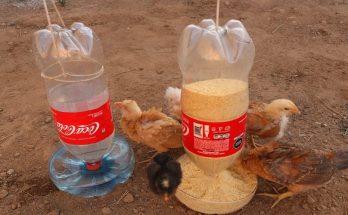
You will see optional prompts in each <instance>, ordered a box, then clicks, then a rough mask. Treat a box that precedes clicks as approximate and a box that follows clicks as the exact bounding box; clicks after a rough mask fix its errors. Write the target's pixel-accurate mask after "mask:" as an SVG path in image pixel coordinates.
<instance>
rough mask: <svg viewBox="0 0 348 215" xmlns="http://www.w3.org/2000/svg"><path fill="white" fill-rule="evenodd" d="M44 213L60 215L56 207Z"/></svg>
mask: <svg viewBox="0 0 348 215" xmlns="http://www.w3.org/2000/svg"><path fill="white" fill-rule="evenodd" d="M46 215H60V211H59V210H58V209H55V210H53V211H50V212H48V213H47V214H46Z"/></svg>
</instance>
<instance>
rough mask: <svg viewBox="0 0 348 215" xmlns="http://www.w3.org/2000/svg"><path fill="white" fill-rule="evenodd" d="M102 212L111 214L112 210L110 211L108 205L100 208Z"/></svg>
mask: <svg viewBox="0 0 348 215" xmlns="http://www.w3.org/2000/svg"><path fill="white" fill-rule="evenodd" d="M102 213H103V214H111V213H112V211H111V209H110V208H109V207H103V208H102Z"/></svg>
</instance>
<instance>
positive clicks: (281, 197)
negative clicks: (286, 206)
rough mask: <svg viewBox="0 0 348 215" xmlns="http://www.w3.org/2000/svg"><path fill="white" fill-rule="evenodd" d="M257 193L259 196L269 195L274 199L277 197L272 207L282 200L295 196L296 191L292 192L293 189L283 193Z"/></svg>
mask: <svg viewBox="0 0 348 215" xmlns="http://www.w3.org/2000/svg"><path fill="white" fill-rule="evenodd" d="M256 195H258V196H268V197H271V198H273V199H276V201H275V202H274V203H273V205H272V207H271V208H274V207H275V206H276V205H277V204H278V203H279V202H280V201H281V200H283V199H286V198H289V197H291V196H293V195H294V193H293V192H291V191H288V192H285V193H281V194H270V193H257V194H256Z"/></svg>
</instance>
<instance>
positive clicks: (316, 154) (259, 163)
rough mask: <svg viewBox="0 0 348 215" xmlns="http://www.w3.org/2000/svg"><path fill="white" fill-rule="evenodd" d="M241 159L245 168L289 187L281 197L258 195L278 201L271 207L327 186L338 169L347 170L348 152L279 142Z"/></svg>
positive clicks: (278, 195) (266, 145) (253, 151)
mask: <svg viewBox="0 0 348 215" xmlns="http://www.w3.org/2000/svg"><path fill="white" fill-rule="evenodd" d="M241 159H242V166H243V167H244V168H245V169H247V170H249V171H251V172H253V173H254V174H256V175H258V176H260V177H262V178H264V179H266V180H269V181H272V182H275V183H278V184H281V185H283V186H285V187H287V188H288V191H287V192H285V193H282V194H267V193H261V194H259V195H265V196H269V197H272V198H275V199H276V202H275V203H274V204H273V205H272V208H273V207H274V206H275V205H276V204H278V203H279V201H281V200H282V199H285V198H288V197H291V196H293V195H296V194H298V193H302V192H305V191H308V190H311V189H315V188H318V187H320V186H323V185H325V184H326V183H327V182H328V181H329V180H330V179H331V178H332V176H333V174H334V173H335V172H336V171H337V170H342V169H346V168H348V151H338V152H333V151H331V152H327V151H320V150H314V149H309V148H304V147H299V146H298V145H296V146H295V145H291V144H286V143H280V142H276V141H273V142H270V143H267V144H265V145H262V146H260V147H258V148H255V149H252V150H250V151H249V152H247V153H246V155H244V156H243V157H242V158H241Z"/></svg>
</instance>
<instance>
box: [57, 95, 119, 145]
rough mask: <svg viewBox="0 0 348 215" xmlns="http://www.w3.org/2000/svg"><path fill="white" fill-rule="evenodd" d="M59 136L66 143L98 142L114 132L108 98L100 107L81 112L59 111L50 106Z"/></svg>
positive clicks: (84, 143) (83, 143)
mask: <svg viewBox="0 0 348 215" xmlns="http://www.w3.org/2000/svg"><path fill="white" fill-rule="evenodd" d="M51 110H52V112H53V118H54V120H55V121H56V129H57V132H58V135H59V138H60V139H61V140H62V141H64V142H65V143H68V144H73V145H86V144H93V143H96V142H99V141H101V140H103V139H105V138H106V137H108V136H110V135H111V134H112V133H113V132H114V124H113V122H112V114H111V109H110V100H108V101H107V102H106V103H105V104H103V105H102V106H101V107H99V108H96V109H93V110H88V111H82V112H61V111H58V110H55V109H53V108H51Z"/></svg>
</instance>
